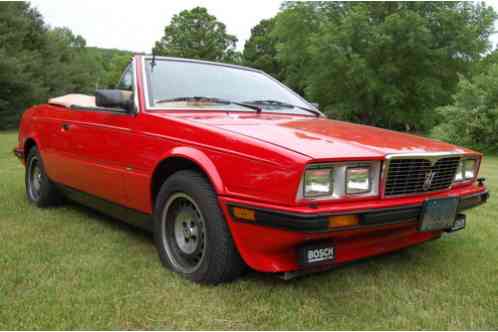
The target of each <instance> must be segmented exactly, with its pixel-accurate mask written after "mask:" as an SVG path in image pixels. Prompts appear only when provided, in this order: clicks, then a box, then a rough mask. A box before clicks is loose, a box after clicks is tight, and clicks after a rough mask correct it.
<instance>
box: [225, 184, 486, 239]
mask: <svg viewBox="0 0 498 332" xmlns="http://www.w3.org/2000/svg"><path fill="white" fill-rule="evenodd" d="M488 198H489V193H488V192H487V191H485V192H480V193H476V194H472V195H467V196H462V197H460V202H459V205H458V212H461V211H463V210H466V209H470V208H473V207H476V206H478V205H481V204H483V203H485V202H486V201H487V200H488ZM237 207H241V208H247V209H250V210H253V211H255V220H254V221H251V222H250V223H252V224H256V225H260V226H266V227H273V228H280V229H285V230H288V231H298V232H330V231H331V229H330V228H329V227H328V218H329V217H330V216H333V215H344V213H328V214H316V215H315V214H304V213H303V214H299V213H288V212H280V211H275V210H271V209H261V208H254V207H252V206H246V205H243V204H237V203H229V204H228V210H229V212H230V214H231V217H232V219H233V220H235V221H236V222H248V221H244V220H237V218H236V217H235V216H234V208H237ZM421 212H422V204H418V205H413V206H403V207H396V208H383V209H370V210H363V211H362V210H358V211H352V212H351V213H349V214H355V215H358V217H359V224H358V225H356V226H352V227H343V228H340V229H338V230H341V231H346V230H349V231H350V230H356V229H362V228H364V227H366V226H384V225H389V224H395V223H399V222H400V221H403V222H407V221H416V220H419V217H420V214H421Z"/></svg>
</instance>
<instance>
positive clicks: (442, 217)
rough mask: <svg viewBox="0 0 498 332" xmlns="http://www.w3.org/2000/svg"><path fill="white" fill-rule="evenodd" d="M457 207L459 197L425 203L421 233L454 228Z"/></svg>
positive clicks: (431, 200)
mask: <svg viewBox="0 0 498 332" xmlns="http://www.w3.org/2000/svg"><path fill="white" fill-rule="evenodd" d="M457 207H458V198H457V197H448V198H438V199H430V200H427V201H425V203H424V207H423V209H422V216H421V223H420V227H419V231H421V232H427V231H435V230H442V229H450V228H452V227H453V224H454V222H455V218H456V214H457Z"/></svg>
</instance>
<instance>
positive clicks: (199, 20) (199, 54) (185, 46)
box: [154, 7, 240, 62]
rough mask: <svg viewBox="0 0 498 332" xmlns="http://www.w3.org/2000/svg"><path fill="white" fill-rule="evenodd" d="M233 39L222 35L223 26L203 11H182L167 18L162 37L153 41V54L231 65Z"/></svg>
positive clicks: (202, 9) (237, 55) (227, 35)
mask: <svg viewBox="0 0 498 332" xmlns="http://www.w3.org/2000/svg"><path fill="white" fill-rule="evenodd" d="M236 43H237V38H236V37H235V36H232V35H230V34H228V33H227V32H226V27H225V24H223V23H222V22H220V21H218V20H217V19H216V17H215V16H212V15H210V14H209V13H208V12H207V9H206V8H203V7H195V8H194V9H192V10H184V11H182V12H180V13H179V14H177V15H174V16H173V18H172V19H171V23H170V24H169V25H168V26H166V28H165V29H164V36H163V37H162V38H161V40H159V41H157V42H156V45H155V47H154V52H155V53H156V54H157V55H167V56H175V57H183V58H191V59H203V60H212V61H223V62H234V61H237V58H239V57H240V55H239V54H238V52H236V51H235V44H236Z"/></svg>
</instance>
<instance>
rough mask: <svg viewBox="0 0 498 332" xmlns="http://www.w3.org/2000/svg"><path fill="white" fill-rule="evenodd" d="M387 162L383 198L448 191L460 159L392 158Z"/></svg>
mask: <svg viewBox="0 0 498 332" xmlns="http://www.w3.org/2000/svg"><path fill="white" fill-rule="evenodd" d="M388 162H389V164H388V170H387V177H386V181H385V187H384V196H398V195H412V194H419V193H425V192H431V191H438V190H444V189H448V188H449V187H450V186H451V184H452V182H453V179H454V178H455V174H456V171H457V167H458V163H459V162H460V157H459V156H456V157H443V158H439V159H435V160H434V159H426V158H424V157H420V158H419V157H415V158H409V159H405V158H400V159H395V158H394V159H391V160H389V161H388ZM429 178H430V179H429Z"/></svg>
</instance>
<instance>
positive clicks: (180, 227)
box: [14, 56, 488, 284]
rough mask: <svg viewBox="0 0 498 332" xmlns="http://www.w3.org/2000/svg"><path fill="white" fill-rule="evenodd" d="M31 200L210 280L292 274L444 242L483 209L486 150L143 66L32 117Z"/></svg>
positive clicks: (28, 115)
mask: <svg viewBox="0 0 498 332" xmlns="http://www.w3.org/2000/svg"><path fill="white" fill-rule="evenodd" d="M14 152H15V154H16V155H17V156H18V157H19V158H20V159H21V161H22V162H23V163H24V164H25V166H26V191H27V197H28V199H29V200H30V201H31V202H32V203H34V204H35V205H37V206H39V207H46V206H49V205H52V204H56V203H58V202H59V201H60V199H61V197H67V198H69V199H71V200H74V201H77V202H80V203H82V204H85V205H87V206H90V207H92V208H94V209H98V210H102V211H104V212H106V213H108V214H110V215H111V216H114V217H115V218H118V219H122V220H125V221H128V222H130V223H133V224H135V225H138V226H141V227H143V228H146V229H149V230H151V231H152V232H153V233H154V239H155V244H156V246H157V250H158V252H159V257H160V259H161V261H162V263H163V264H164V265H165V266H167V267H168V268H170V269H171V270H173V271H176V272H178V273H180V274H182V275H184V276H186V277H188V278H190V279H191V280H193V281H196V282H203V283H210V284H216V283H219V282H225V281H229V280H232V279H234V278H236V277H238V276H239V275H240V274H241V273H242V272H243V271H244V270H245V268H246V266H249V267H251V268H252V269H254V270H257V271H263V272H273V273H277V272H278V273H280V274H282V275H283V276H284V277H286V278H290V277H293V276H296V275H300V274H303V273H309V272H314V271H320V270H324V269H327V268H331V267H333V266H336V265H339V264H342V263H345V262H348V261H352V260H356V259H360V258H363V257H369V256H373V255H379V254H383V253H386V252H390V251H394V250H398V249H401V248H404V247H408V246H413V245H416V244H420V243H422V242H424V241H428V240H432V239H437V238H439V237H441V236H442V235H443V234H444V233H446V232H454V231H456V230H460V229H463V228H464V227H465V215H464V214H462V211H463V210H466V209H469V208H472V207H475V206H477V205H479V204H481V203H484V202H485V201H486V200H487V198H488V191H487V189H486V187H485V185H484V179H482V178H478V177H477V174H478V171H479V165H480V163H481V158H482V156H481V154H479V153H477V152H474V151H471V150H468V149H465V148H462V147H457V146H454V145H450V144H446V143H443V142H439V141H434V140H429V139H426V138H422V137H418V136H414V135H409V134H403V133H399V132H394V131H389V130H384V129H379V128H374V127H368V126H363V125H358V124H352V123H346V122H341V121H333V120H328V119H327V118H326V117H325V116H324V115H323V114H322V113H321V112H320V111H319V110H318V109H317V108H316V107H315V106H314V105H313V104H310V103H309V102H307V101H305V100H304V99H303V98H301V97H300V96H299V95H297V94H296V93H294V92H293V91H291V90H290V89H288V88H287V87H285V86H284V85H282V84H281V83H279V82H278V81H276V80H274V79H273V78H271V77H270V76H268V75H266V74H265V73H263V72H261V71H258V70H254V69H251V68H245V67H240V66H234V65H228V64H221V63H212V62H205V61H197V60H187V59H177V58H166V57H155V56H135V57H134V58H133V60H132V61H131V62H130V64H129V66H128V67H127V69H126V71H125V72H124V74H123V76H122V78H121V80H120V82H119V84H118V85H117V87H116V90H97V91H96V94H95V97H91V96H83V95H68V96H64V97H61V98H55V99H52V100H50V101H49V103H47V104H44V105H38V106H34V107H32V108H30V109H29V110H27V111H26V112H25V113H24V115H23V117H22V121H21V124H20V131H19V143H18V146H17V147H16V148H15V150H14Z"/></svg>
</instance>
